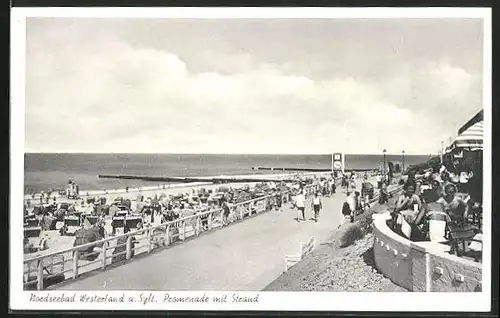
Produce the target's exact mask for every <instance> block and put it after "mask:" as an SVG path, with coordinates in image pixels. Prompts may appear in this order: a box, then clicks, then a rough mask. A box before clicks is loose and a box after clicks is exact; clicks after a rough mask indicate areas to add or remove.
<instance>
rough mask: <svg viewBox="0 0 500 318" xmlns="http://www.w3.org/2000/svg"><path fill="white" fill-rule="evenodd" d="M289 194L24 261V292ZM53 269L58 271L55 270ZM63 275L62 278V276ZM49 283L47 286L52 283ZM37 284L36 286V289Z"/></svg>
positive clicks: (102, 266)
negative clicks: (226, 213)
mask: <svg viewBox="0 0 500 318" xmlns="http://www.w3.org/2000/svg"><path fill="white" fill-rule="evenodd" d="M305 190H306V194H307V195H310V194H313V193H314V192H316V191H317V190H318V185H308V186H306V187H305ZM291 196H292V193H291V192H290V191H286V192H281V193H280V194H279V196H277V195H267V196H263V197H261V198H256V199H252V200H249V201H245V202H241V203H236V204H234V205H231V206H230V213H229V216H228V218H227V220H224V216H223V210H222V209H221V208H218V209H215V210H211V211H206V212H202V213H199V214H195V215H191V216H188V217H184V218H181V219H178V220H175V221H171V222H166V223H163V224H160V225H156V226H152V227H148V228H143V229H140V230H136V231H132V232H129V233H125V234H121V235H117V236H113V237H108V238H105V239H102V240H99V241H96V242H91V243H87V244H83V245H79V246H76V247H72V248H68V249H64V250H61V251H57V252H53V253H49V254H46V255H42V256H38V257H34V258H31V259H27V260H25V261H24V275H23V277H24V287H25V289H37V290H43V289H44V288H45V287H46V286H45V285H47V283H50V282H51V281H52V283H53V282H54V280H56V281H57V282H59V281H62V280H66V279H67V278H72V279H76V278H77V277H79V276H80V275H81V274H83V273H87V272H91V271H95V270H98V269H105V268H106V267H108V266H110V265H111V264H113V263H120V262H122V261H124V260H129V259H131V258H132V257H133V256H134V255H138V254H143V253H151V251H152V250H154V249H157V248H161V247H164V246H168V245H170V244H173V243H176V242H182V241H184V240H186V239H187V238H190V237H196V236H198V235H200V234H201V233H203V232H206V231H211V230H215V229H218V228H222V227H223V223H224V221H225V223H226V224H229V223H234V222H237V221H241V220H243V219H245V218H246V217H249V216H251V215H254V214H259V213H262V212H265V211H268V210H270V209H272V207H273V205H274V203H275V202H276V201H275V200H281V201H282V202H281V203H282V204H284V203H287V202H290V201H291ZM56 266H59V267H60V270H56ZM62 274H64V277H62V276H61V275H62ZM52 283H50V284H52ZM35 285H36V286H35Z"/></svg>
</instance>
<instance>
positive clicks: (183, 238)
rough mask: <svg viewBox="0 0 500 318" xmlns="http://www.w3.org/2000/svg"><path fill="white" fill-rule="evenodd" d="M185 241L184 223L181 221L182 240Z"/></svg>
mask: <svg viewBox="0 0 500 318" xmlns="http://www.w3.org/2000/svg"><path fill="white" fill-rule="evenodd" d="M185 239H186V221H182V240H183V241H184V240H185Z"/></svg>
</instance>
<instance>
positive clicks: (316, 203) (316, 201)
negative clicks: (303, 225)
mask: <svg viewBox="0 0 500 318" xmlns="http://www.w3.org/2000/svg"><path fill="white" fill-rule="evenodd" d="M311 205H312V208H313V211H314V222H316V223H318V219H319V211H320V210H321V209H322V208H323V203H322V202H321V198H320V197H319V195H318V192H316V193H315V194H314V198H313V200H312V204H311Z"/></svg>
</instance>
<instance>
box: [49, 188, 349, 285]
mask: <svg viewBox="0 0 500 318" xmlns="http://www.w3.org/2000/svg"><path fill="white" fill-rule="evenodd" d="M311 197H312V196H311ZM311 197H309V198H308V200H307V205H306V217H307V219H308V220H307V222H301V223H298V222H297V221H296V220H295V218H296V217H297V210H292V209H290V205H289V204H286V206H284V207H283V208H282V211H281V212H277V211H271V212H266V213H264V214H262V215H258V216H256V217H254V218H251V219H248V220H245V221H244V222H241V223H237V224H234V225H232V226H229V227H227V228H222V229H220V230H218V231H215V232H212V233H209V234H207V235H205V236H203V237H200V238H196V239H193V240H190V241H187V242H185V243H182V244H179V245H175V246H173V247H171V248H168V249H166V250H164V251H160V252H158V253H155V254H152V255H150V256H147V257H144V258H140V259H137V260H132V261H130V262H129V263H127V264H124V265H122V266H119V267H116V268H112V269H109V270H106V271H103V272H98V273H97V274H95V275H92V276H90V277H86V278H82V279H78V280H76V281H74V282H69V283H66V284H65V285H63V286H59V287H58V288H57V289H62V290H96V289H97V290H235V291H252V290H261V289H262V288H264V287H265V286H266V285H267V284H269V282H271V281H272V280H273V279H275V278H276V277H278V276H279V275H280V274H281V273H282V272H283V270H284V256H285V254H296V253H298V252H299V244H300V243H301V242H306V241H307V240H308V239H310V237H311V236H315V237H316V239H317V241H318V242H322V241H324V240H326V239H327V238H328V237H329V236H330V235H331V234H332V232H333V231H334V230H335V229H336V228H337V227H338V225H339V222H340V207H341V204H342V203H343V201H344V199H345V194H344V193H342V192H338V193H336V194H334V195H333V196H332V197H331V198H322V200H323V211H322V212H321V215H320V220H319V222H318V223H315V222H313V221H312V220H309V218H311V216H312V211H311V208H310V202H311Z"/></svg>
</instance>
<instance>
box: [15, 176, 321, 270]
mask: <svg viewBox="0 0 500 318" xmlns="http://www.w3.org/2000/svg"><path fill="white" fill-rule="evenodd" d="M329 174H330V173H329V172H328V173H317V172H315V173H303V174H301V176H321V175H329ZM291 175H294V174H283V175H273V177H281V178H285V177H290V176H291ZM235 177H236V176H235ZM261 177H262V178H265V177H269V176H266V175H262V176H261ZM256 184H257V183H226V184H223V185H217V184H213V183H190V184H173V185H171V186H170V187H165V189H163V186H162V185H160V186H149V187H143V188H133V189H129V191H128V192H127V191H126V190H125V189H115V190H112V191H111V190H108V193H107V194H105V193H104V192H102V191H97V190H95V191H92V193H94V194H95V195H90V192H89V197H92V196H98V197H101V198H102V197H104V198H106V202H107V203H108V204H110V203H111V202H113V200H114V199H115V198H117V197H122V198H123V199H129V200H130V201H131V210H135V208H136V204H137V202H136V201H137V196H138V195H139V194H142V195H143V196H144V199H147V198H148V197H150V198H153V197H154V196H155V195H158V196H160V195H162V194H165V195H167V196H168V195H177V194H186V193H192V192H193V191H197V190H198V189H201V188H205V189H206V190H214V191H216V189H217V188H219V187H221V186H223V187H232V188H241V187H243V186H245V185H249V186H250V187H254V186H255V185H256ZM56 198H57V197H56ZM86 198H87V196H83V197H82V198H80V199H79V200H71V199H67V198H62V197H59V198H57V202H68V203H72V204H75V207H76V209H77V210H80V211H86V209H88V206H87V204H86V202H85V199H86ZM82 202H83V203H84V204H83V205H82ZM111 221H112V217H111V216H108V217H106V219H105V229H106V232H107V233H111V232H112V227H111ZM151 224H152V225H157V224H160V218H158V217H157V218H155V220H154V222H153V223H151ZM62 225H63V222H58V223H57V225H56V230H51V231H43V233H42V235H44V234H47V235H48V237H49V239H48V249H46V250H43V251H39V252H36V253H28V254H24V259H25V260H26V259H31V258H34V257H37V256H42V255H47V254H50V253H53V252H56V251H60V250H64V249H67V248H70V247H72V246H73V242H74V239H75V237H74V236H61V235H60V234H59V229H60V228H61V226H62ZM118 233H120V232H118ZM142 236H144V235H142ZM140 237H141V236H139V237H138V238H139V239H140ZM30 241H32V242H33V243H35V241H38V239H36V240H35V239H31V240H30Z"/></svg>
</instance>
